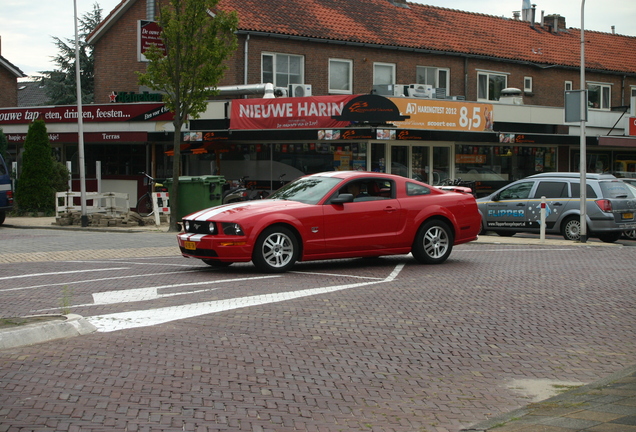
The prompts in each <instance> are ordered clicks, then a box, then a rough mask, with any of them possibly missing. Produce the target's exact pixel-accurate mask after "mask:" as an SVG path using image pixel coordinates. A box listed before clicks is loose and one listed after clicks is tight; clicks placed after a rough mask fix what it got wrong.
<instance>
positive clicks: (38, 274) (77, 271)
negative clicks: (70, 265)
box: [0, 267, 130, 280]
mask: <svg viewBox="0 0 636 432" xmlns="http://www.w3.org/2000/svg"><path fill="white" fill-rule="evenodd" d="M129 269H130V268H129V267H117V268H103V269H91V270H71V271H64V272H51V273H31V274H25V275H17V276H7V277H1V278H0V280H4V279H18V278H28V277H39V276H52V275H65V274H72V273H88V272H99V271H112V270H129Z"/></svg>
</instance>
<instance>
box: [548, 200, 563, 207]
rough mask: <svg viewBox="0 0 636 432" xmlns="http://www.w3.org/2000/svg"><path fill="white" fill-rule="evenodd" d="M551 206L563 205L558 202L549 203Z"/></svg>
mask: <svg viewBox="0 0 636 432" xmlns="http://www.w3.org/2000/svg"><path fill="white" fill-rule="evenodd" d="M551 204H552V205H553V206H562V205H563V203H560V202H558V201H557V202H553V203H551Z"/></svg>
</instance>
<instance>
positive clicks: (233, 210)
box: [183, 199, 310, 222]
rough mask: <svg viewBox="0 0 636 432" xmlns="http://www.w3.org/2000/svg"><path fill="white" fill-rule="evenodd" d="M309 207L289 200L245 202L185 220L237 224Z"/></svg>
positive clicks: (217, 208) (224, 206) (190, 216)
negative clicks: (246, 219)
mask: <svg viewBox="0 0 636 432" xmlns="http://www.w3.org/2000/svg"><path fill="white" fill-rule="evenodd" d="M307 206H310V204H305V203H301V202H298V201H287V200H270V199H265V200H255V201H243V202H239V203H234V204H224V205H220V206H216V207H210V208H208V209H205V210H200V211H198V212H196V213H192V214H190V215H188V216H185V217H184V218H183V219H188V220H200V221H205V220H215V221H227V222H236V221H237V220H240V219H242V218H245V217H254V216H258V215H260V214H266V213H272V212H274V213H277V212H278V213H280V212H285V211H289V210H292V209H298V208H306V207H307Z"/></svg>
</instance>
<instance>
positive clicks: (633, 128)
mask: <svg viewBox="0 0 636 432" xmlns="http://www.w3.org/2000/svg"><path fill="white" fill-rule="evenodd" d="M629 135H630V136H636V117H630V118H629Z"/></svg>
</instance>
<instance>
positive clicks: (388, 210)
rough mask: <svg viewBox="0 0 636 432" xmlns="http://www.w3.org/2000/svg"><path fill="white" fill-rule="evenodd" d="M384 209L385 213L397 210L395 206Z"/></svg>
mask: <svg viewBox="0 0 636 432" xmlns="http://www.w3.org/2000/svg"><path fill="white" fill-rule="evenodd" d="M384 211H385V212H387V213H392V212H394V211H397V209H396V208H395V207H384Z"/></svg>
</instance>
